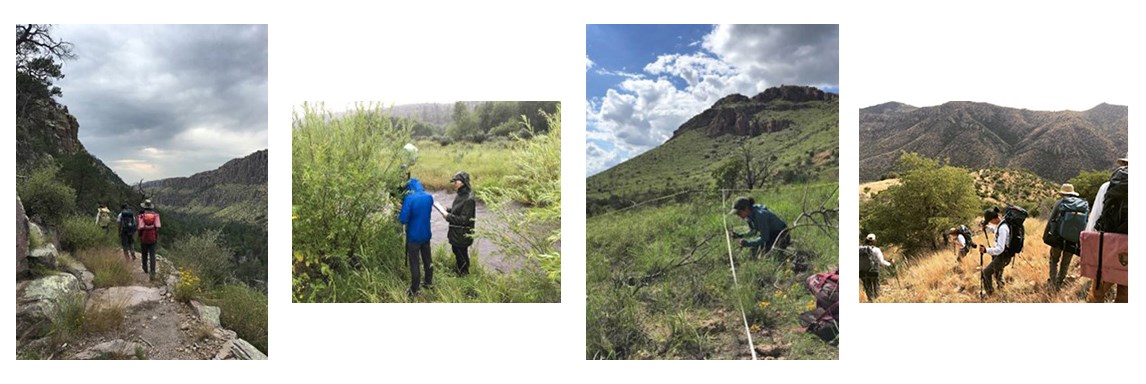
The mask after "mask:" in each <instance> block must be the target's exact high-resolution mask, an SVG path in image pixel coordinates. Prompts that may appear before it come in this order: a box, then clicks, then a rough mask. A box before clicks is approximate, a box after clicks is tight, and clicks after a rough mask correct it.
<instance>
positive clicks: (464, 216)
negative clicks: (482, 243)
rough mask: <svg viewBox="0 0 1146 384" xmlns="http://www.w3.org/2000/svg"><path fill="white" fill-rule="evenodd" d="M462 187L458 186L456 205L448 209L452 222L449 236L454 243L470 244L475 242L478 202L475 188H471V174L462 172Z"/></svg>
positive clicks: (447, 218)
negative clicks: (475, 200)
mask: <svg viewBox="0 0 1146 384" xmlns="http://www.w3.org/2000/svg"><path fill="white" fill-rule="evenodd" d="M458 176H459V177H460V178H461V179H462V187H461V188H458V195H457V197H454V205H453V206H452V207H450V208H447V209H446V212H449V215H446V221H448V222H449V223H450V231H449V233H448V234H447V237H448V238H449V240H450V244H452V245H461V246H466V247H468V246H470V245H472V244H473V243H474V239H473V233H474V221H475V219H476V217H477V203H476V202H474V193H473V189H471V188H470V175H469V174H467V173H465V172H461V173H459V174H458Z"/></svg>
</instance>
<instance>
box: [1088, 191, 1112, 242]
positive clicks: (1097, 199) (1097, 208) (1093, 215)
mask: <svg viewBox="0 0 1146 384" xmlns="http://www.w3.org/2000/svg"><path fill="white" fill-rule="evenodd" d="M1109 186H1110V182H1109V181H1107V182H1105V183H1102V186H1101V187H1098V194H1097V195H1094V207H1091V208H1090V217H1089V218H1087V219H1086V229H1085V230H1087V231H1093V230H1094V225H1095V224H1097V223H1098V217H1099V216H1102V201H1103V200H1106V187H1109Z"/></svg>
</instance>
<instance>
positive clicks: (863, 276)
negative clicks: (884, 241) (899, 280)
mask: <svg viewBox="0 0 1146 384" xmlns="http://www.w3.org/2000/svg"><path fill="white" fill-rule="evenodd" d="M863 243H864V245H861V246H860V281H862V282H863V291H864V294H865V295H867V301H868V302H869V303H873V302H875V299H877V298H879V271H880V269H881V268H882V267H890V266H891V262H889V261H887V260H884V258H883V251H880V250H879V247H876V246H875V234H874V233H869V234H867V237H865V238H864V240H863Z"/></svg>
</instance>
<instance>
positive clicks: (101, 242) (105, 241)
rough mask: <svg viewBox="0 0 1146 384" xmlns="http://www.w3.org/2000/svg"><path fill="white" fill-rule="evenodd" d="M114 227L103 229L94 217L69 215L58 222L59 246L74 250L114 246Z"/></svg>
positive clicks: (115, 243)
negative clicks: (61, 221)
mask: <svg viewBox="0 0 1146 384" xmlns="http://www.w3.org/2000/svg"><path fill="white" fill-rule="evenodd" d="M116 239H117V237H116V229H114V228H109V229H107V230H104V229H103V228H100V226H99V224H96V222H95V217H94V216H93V217H87V216H70V217H68V218H67V219H64V221H63V223H61V224H60V247H61V248H63V250H66V251H71V252H76V251H82V250H86V249H92V248H96V247H101V246H108V247H114V246H116V245H118V243H117V242H116Z"/></svg>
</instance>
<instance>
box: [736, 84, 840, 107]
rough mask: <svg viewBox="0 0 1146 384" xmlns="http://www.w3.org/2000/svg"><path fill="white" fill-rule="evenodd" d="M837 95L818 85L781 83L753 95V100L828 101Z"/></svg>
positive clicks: (761, 101) (760, 101)
mask: <svg viewBox="0 0 1146 384" xmlns="http://www.w3.org/2000/svg"><path fill="white" fill-rule="evenodd" d="M835 97H836V95H835V94H834V93H827V92H824V91H822V90H820V89H819V88H816V87H807V86H802V85H781V86H779V87H772V88H768V89H765V90H764V92H760V93H759V94H757V95H756V96H752V101H755V102H758V103H767V102H770V101H773V100H785V101H790V102H793V103H802V102H805V101H828V100H832V99H834V98H835Z"/></svg>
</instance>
